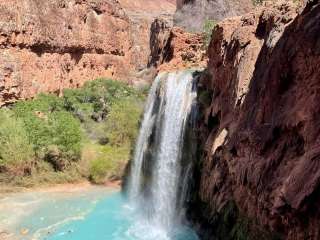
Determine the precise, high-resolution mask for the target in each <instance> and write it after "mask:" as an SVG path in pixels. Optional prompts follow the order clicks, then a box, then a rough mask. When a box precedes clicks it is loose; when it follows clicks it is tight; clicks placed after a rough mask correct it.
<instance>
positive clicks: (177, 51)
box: [148, 19, 207, 72]
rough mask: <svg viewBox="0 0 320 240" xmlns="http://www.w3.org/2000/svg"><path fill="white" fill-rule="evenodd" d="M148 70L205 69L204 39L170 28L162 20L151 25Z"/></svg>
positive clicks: (177, 28) (194, 34)
mask: <svg viewBox="0 0 320 240" xmlns="http://www.w3.org/2000/svg"><path fill="white" fill-rule="evenodd" d="M150 49H151V52H150V58H149V62H148V67H149V68H155V69H156V70H157V72H161V71H175V70H179V69H189V68H196V69H199V68H205V66H206V64H207V57H206V51H205V47H204V37H203V35H202V34H197V33H189V32H186V31H184V30H183V29H181V28H179V27H172V25H171V24H170V23H168V22H167V21H165V20H163V19H156V20H155V21H154V22H153V23H152V24H151V37H150Z"/></svg>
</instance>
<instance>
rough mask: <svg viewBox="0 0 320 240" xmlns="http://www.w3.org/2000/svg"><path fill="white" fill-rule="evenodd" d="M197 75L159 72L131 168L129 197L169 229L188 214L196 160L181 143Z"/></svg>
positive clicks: (151, 219) (151, 221)
mask: <svg viewBox="0 0 320 240" xmlns="http://www.w3.org/2000/svg"><path fill="white" fill-rule="evenodd" d="M193 80H194V77H193V73H192V72H191V71H183V72H174V73H163V74H160V75H159V76H158V77H157V78H156V80H155V81H154V83H153V85H152V88H151V90H150V93H149V97H148V100H147V105H146V108H145V113H144V118H143V122H142V125H141V129H140V133H139V137H138V140H137V144H136V149H135V154H134V159H133V163H132V168H131V176H130V182H129V199H130V202H131V203H132V204H133V205H134V206H135V207H136V208H138V209H141V210H143V212H144V213H145V218H146V219H147V221H148V223H149V224H150V226H153V227H156V228H157V229H161V231H163V232H166V233H167V234H170V233H171V232H172V231H173V230H174V229H175V227H176V226H178V225H180V224H181V223H182V222H183V220H184V219H183V218H184V217H183V216H184V213H183V211H184V203H185V198H186V195H187V192H188V190H187V189H188V185H189V180H190V174H191V172H192V171H191V170H192V160H191V161H190V159H189V160H188V159H184V158H183V156H184V155H185V153H183V151H185V150H183V147H184V145H185V144H184V143H185V135H186V128H187V126H188V124H189V121H190V119H191V117H190V113H191V112H192V108H193V105H194V103H195V99H196V91H194V87H193V86H194V81H193ZM164 239H171V238H170V237H168V238H164Z"/></svg>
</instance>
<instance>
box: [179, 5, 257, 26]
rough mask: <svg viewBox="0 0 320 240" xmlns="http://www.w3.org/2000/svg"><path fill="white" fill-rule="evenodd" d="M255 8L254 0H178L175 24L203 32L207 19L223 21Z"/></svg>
mask: <svg viewBox="0 0 320 240" xmlns="http://www.w3.org/2000/svg"><path fill="white" fill-rule="evenodd" d="M252 9H253V1H252V0H177V12H176V13H175V16H174V22H175V25H177V26H180V27H183V28H184V29H187V30H189V31H192V32H201V31H202V29H203V25H204V22H205V20H207V19H211V20H215V21H221V20H223V19H225V18H228V17H233V16H239V15H242V14H244V13H247V12H249V11H250V10H252Z"/></svg>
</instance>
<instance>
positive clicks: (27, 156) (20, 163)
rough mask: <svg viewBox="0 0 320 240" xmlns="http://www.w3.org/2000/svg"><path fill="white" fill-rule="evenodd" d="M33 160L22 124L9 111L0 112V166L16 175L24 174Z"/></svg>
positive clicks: (30, 147)
mask: <svg viewBox="0 0 320 240" xmlns="http://www.w3.org/2000/svg"><path fill="white" fill-rule="evenodd" d="M33 160H34V152H33V149H32V145H31V144H30V142H29V139H28V137H27V133H26V130H25V129H24V125H23V122H22V121H20V120H18V119H16V118H15V117H14V116H13V114H12V112H11V111H9V110H4V109H1V110H0V166H2V167H4V168H6V170H9V171H14V172H15V173H16V174H20V173H22V174H23V173H24V170H25V169H26V168H30V167H31V163H32V161H33Z"/></svg>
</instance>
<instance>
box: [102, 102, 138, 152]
mask: <svg viewBox="0 0 320 240" xmlns="http://www.w3.org/2000/svg"><path fill="white" fill-rule="evenodd" d="M142 110H143V107H142V103H141V102H137V101H134V100H133V99H125V100H121V101H119V102H117V103H116V104H114V105H113V107H112V109H111V111H110V113H109V115H108V119H107V121H106V133H107V138H108V139H109V142H110V144H111V145H116V146H121V145H130V144H131V143H132V142H133V141H134V140H135V139H136V136H137V134H138V129H139V120H140V116H141V113H142Z"/></svg>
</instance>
